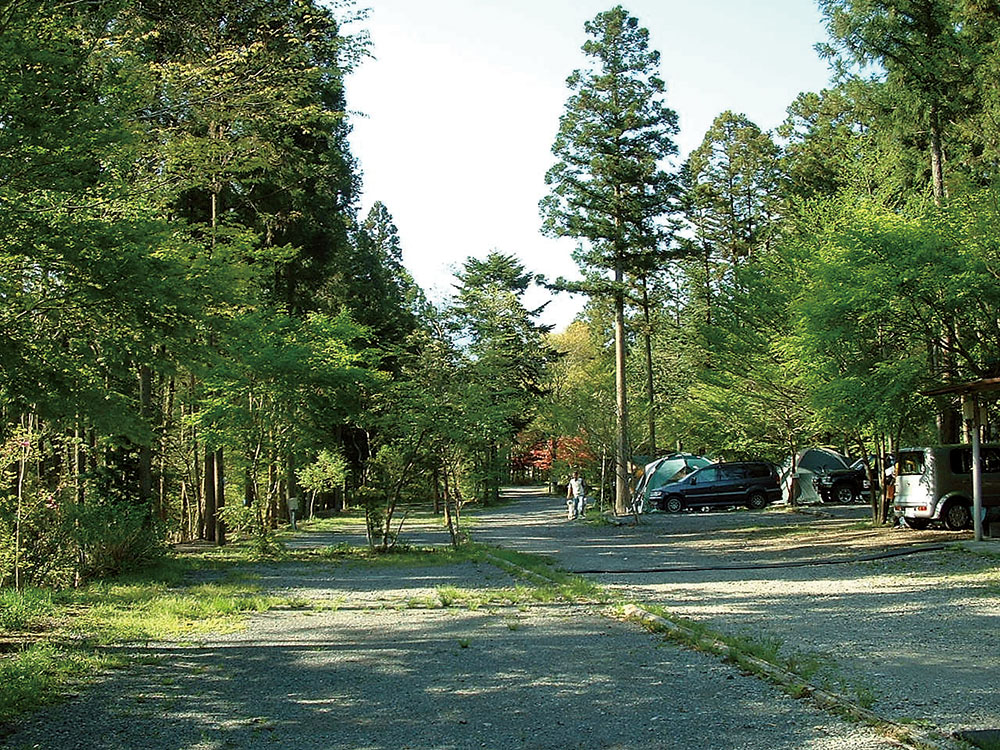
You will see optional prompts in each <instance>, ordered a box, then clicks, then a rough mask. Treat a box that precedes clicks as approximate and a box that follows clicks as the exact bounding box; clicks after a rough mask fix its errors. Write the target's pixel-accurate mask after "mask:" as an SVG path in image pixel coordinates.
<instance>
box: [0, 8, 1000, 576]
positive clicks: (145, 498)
mask: <svg viewBox="0 0 1000 750" xmlns="http://www.w3.org/2000/svg"><path fill="white" fill-rule="evenodd" d="M819 5H820V8H821V11H822V13H823V14H824V17H825V19H826V22H827V28H828V32H829V40H828V43H827V44H825V45H823V46H822V47H821V48H820V53H821V54H823V55H825V56H827V57H828V58H829V59H830V61H831V70H832V71H833V73H834V75H833V76H832V79H831V83H830V86H829V88H827V89H826V90H823V91H820V92H810V93H803V94H802V95H800V96H799V97H798V98H797V99H796V100H795V101H794V102H791V103H790V104H789V107H788V118H787V120H786V122H785V123H784V124H783V125H782V126H781V127H780V128H779V129H778V131H777V132H773V133H772V132H765V131H762V130H761V129H760V128H759V127H758V126H756V125H755V124H754V123H753V122H751V121H750V120H748V119H747V118H746V117H745V116H743V115H741V114H738V113H733V112H724V113H721V114H720V115H719V116H718V117H717V119H716V120H715V122H714V124H713V126H712V127H711V129H710V130H709V131H708V132H707V133H706V134H705V136H704V140H703V141H702V143H701V145H700V146H699V147H698V148H697V149H695V150H694V151H693V152H692V153H691V154H689V155H686V158H685V159H684V160H683V162H682V163H681V162H679V161H678V156H677V153H676V152H677V149H676V146H675V145H674V142H673V137H674V136H675V135H676V133H677V130H678V127H679V126H681V125H682V124H683V123H679V122H678V117H677V114H676V113H675V112H673V111H672V110H671V109H670V107H669V96H668V92H667V91H666V90H665V86H664V83H663V80H662V78H661V77H660V76H661V75H663V74H665V73H668V71H659V70H658V63H659V55H658V54H657V53H656V51H655V50H653V49H650V48H649V33H648V32H647V31H646V30H645V29H644V28H643V27H642V26H641V24H640V22H639V20H638V19H635V18H633V17H632V16H630V15H629V14H628V12H627V11H625V10H624V9H622V8H620V7H619V8H614V9H612V10H610V11H608V12H606V13H602V14H600V15H599V16H597V17H596V18H595V19H594V20H593V21H592V22H589V23H588V24H587V25H586V28H585V30H584V31H585V34H586V44H585V45H584V48H583V53H584V66H583V67H581V68H580V70H578V71H576V72H574V73H573V74H572V75H571V76H570V78H569V80H568V89H569V94H568V98H567V102H566V109H565V114H564V116H563V118H562V120H561V122H560V123H559V124H558V125H559V133H558V135H557V137H556V141H555V143H554V144H553V157H554V166H553V168H552V169H551V170H550V172H549V174H548V176H547V178H546V179H547V182H548V184H549V186H550V188H551V194H550V195H549V197H547V198H546V199H545V200H544V201H543V203H542V205H541V207H540V211H541V217H540V225H541V226H542V231H544V232H546V233H548V234H550V235H553V236H570V237H574V238H577V239H578V240H579V243H580V245H579V250H578V252H577V256H576V259H577V261H578V264H579V266H580V270H581V271H582V277H583V279H584V280H583V281H581V282H567V281H565V280H562V279H558V280H549V281H548V282H546V283H547V284H548V285H549V286H550V287H551V288H552V289H553V290H558V289H570V290H572V291H576V292H582V293H585V294H587V295H588V297H589V300H590V301H589V303H588V305H587V307H586V309H585V311H584V312H583V313H582V314H581V315H580V317H579V318H578V320H577V321H575V322H574V323H573V324H572V325H571V326H570V327H569V328H568V329H567V330H566V331H564V332H560V333H552V332H551V331H549V330H548V329H547V328H546V327H544V326H542V325H541V324H540V323H539V313H540V311H539V310H538V309H532V308H530V307H528V306H527V304H526V301H525V299H526V293H527V292H528V291H529V289H530V287H531V286H532V285H533V284H535V283H536V282H537V281H538V280H537V279H536V278H535V276H534V274H533V273H532V272H531V270H530V269H528V268H525V266H524V265H523V264H522V262H521V261H519V260H518V259H517V258H516V257H515V256H513V255H507V254H504V253H503V252H500V251H496V252H493V253H491V254H490V255H489V256H488V257H486V258H485V259H476V258H470V259H469V260H468V261H466V263H465V264H464V265H463V266H462V268H461V269H460V270H459V272H458V274H457V275H456V278H455V280H454V284H455V287H454V288H455V293H454V295H453V296H452V297H451V298H450V299H448V300H445V301H442V302H435V303H432V302H430V301H428V300H427V299H426V297H425V296H424V294H423V293H422V291H421V290H420V289H419V288H418V287H417V286H416V285H415V283H414V282H413V280H412V278H411V277H410V275H409V274H408V272H407V270H406V268H405V267H404V266H403V263H402V242H403V240H402V239H401V238H400V237H399V236H398V233H397V230H396V228H395V226H394V223H393V218H392V215H391V212H390V210H389V208H388V207H386V206H384V205H383V204H381V203H378V202H376V203H374V205H373V207H372V209H371V210H370V211H369V212H368V213H367V215H364V216H361V215H360V213H359V211H360V209H359V205H360V202H361V200H360V198H361V190H362V185H361V168H360V165H358V164H357V163H356V160H355V159H354V158H353V156H352V154H351V152H350V148H349V140H348V138H349V134H350V127H351V123H350V118H349V117H348V114H347V113H348V96H349V93H350V92H349V88H348V87H347V86H346V84H347V81H348V75H349V73H350V71H351V70H352V68H354V67H355V66H356V65H358V64H362V63H363V60H364V57H365V55H366V54H368V52H369V49H368V46H369V45H368V44H367V41H366V39H365V38H364V37H359V36H350V35H347V34H345V33H344V32H343V28H344V26H345V22H346V21H348V20H349V19H350V18H352V16H350V15H349V14H352V13H354V12H355V11H354V10H353V9H352V8H351V7H350V6H336V7H334V8H331V7H329V6H328V5H325V4H323V3H320V2H317V1H316V0H294V1H293V0H241V1H239V2H236V1H234V0H198V1H197V2H194V1H192V0H172V1H171V2H162V1H161V0H113V1H112V2H67V0H8V2H6V3H4V4H3V5H2V6H0V207H2V208H0V298H2V305H0V471H2V474H0V585H17V586H23V585H28V584H30V585H55V586H67V585H73V584H74V583H78V582H80V581H82V580H85V579H87V578H91V577H94V576H99V575H102V574H104V573H107V572H112V571H116V570H119V569H122V568H123V567H127V566H128V565H131V564H134V563H135V562H138V561H141V560H144V559H147V558H149V557H150V556H153V555H155V554H157V553H158V552H159V551H160V550H161V549H162V548H163V546H164V544H166V543H169V542H174V541H181V540H190V539H205V540H209V541H212V542H216V543H218V544H223V543H224V542H225V540H226V535H227V533H230V532H231V531H236V532H239V533H240V534H244V535H249V536H251V537H256V538H258V539H260V540H261V542H262V543H266V540H267V538H268V533H269V530H270V529H272V528H274V527H275V526H276V525H277V524H278V523H280V522H281V521H283V520H284V518H285V513H286V508H287V502H288V500H289V498H299V500H300V503H301V507H302V508H303V512H304V513H307V514H312V513H316V512H321V511H333V510H341V509H344V508H352V507H358V508H363V509H364V512H365V515H366V519H367V522H368V524H367V525H368V532H369V538H370V542H371V544H372V546H373V547H377V548H383V549H384V548H388V547H390V546H391V545H392V544H393V538H394V532H395V530H396V529H397V528H398V523H399V516H400V514H401V508H404V507H405V506H406V505H407V504H409V503H413V502H421V503H426V504H428V505H431V504H433V505H434V507H435V508H436V509H438V510H439V512H441V513H442V515H443V517H444V518H445V519H446V522H447V523H448V524H449V528H450V529H451V530H452V532H453V535H454V538H455V539H456V540H458V539H459V538H460V536H461V534H460V532H459V527H458V523H459V521H458V519H459V517H460V510H461V507H462V505H463V504H464V503H466V502H469V501H478V502H491V501H495V500H496V499H497V498H498V496H499V488H500V486H501V485H502V484H503V483H505V482H508V481H511V480H512V479H525V478H532V479H546V480H547V479H553V480H557V479H559V478H561V477H563V476H564V475H565V473H566V472H567V471H568V470H569V468H570V467H582V468H584V469H586V470H587V471H588V473H589V475H590V476H592V477H596V476H598V475H600V474H601V473H602V470H603V467H604V463H603V461H604V457H605V456H608V457H614V456H617V457H618V461H617V465H618V469H617V471H618V476H619V481H618V486H619V488H620V489H619V492H618V495H617V497H616V505H617V507H618V509H619V510H622V509H623V503H624V501H625V494H624V493H625V489H624V488H625V484H626V483H625V479H626V476H625V474H626V472H627V470H628V467H627V459H628V457H630V456H631V455H632V454H646V455H649V454H653V453H657V452H662V451H664V450H672V449H681V448H683V449H689V450H697V451H699V452H704V453H706V454H710V455H716V456H722V455H724V456H725V457H726V458H731V457H739V456H746V457H759V458H768V459H774V460H780V459H781V458H782V457H784V456H786V455H789V454H790V453H793V452H794V451H795V450H796V449H797V448H798V447H801V446H805V445H811V444H817V443H819V444H827V445H834V446H838V447H840V448H842V449H844V450H845V451H848V452H851V453H855V454H858V455H868V454H870V453H875V454H879V453H881V454H884V453H886V452H887V451H889V450H891V449H892V447H893V446H897V445H899V444H900V443H901V442H910V441H924V440H938V439H942V440H957V439H959V434H958V433H959V420H958V419H957V417H956V409H955V404H954V403H951V402H950V401H948V400H936V401H935V400H933V399H930V398H927V397H925V396H921V395H920V393H921V391H923V390H927V389H928V388H930V387H933V386H936V385H940V384H942V383H946V382H957V381H961V380H966V379H970V378H978V377H985V376H993V375H998V374H1000V372H998V364H1000V314H998V310H1000V304H998V303H1000V246H998V243H997V240H996V236H997V232H996V228H997V227H998V226H1000V203H998V198H1000V189H998V186H997V179H998V177H1000V167H998V162H1000V95H998V88H997V80H998V72H1000V8H997V7H996V6H995V5H994V4H991V3H984V2H978V1H977V0H915V1H912V2H910V1H903V0H884V1H880V0H821V1H820V3H819ZM587 66H589V67H587ZM553 125H554V126H555V125H556V124H555V123H554V124H553ZM630 417H631V418H630Z"/></svg>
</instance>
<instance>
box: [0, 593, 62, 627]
mask: <svg viewBox="0 0 1000 750" xmlns="http://www.w3.org/2000/svg"><path fill="white" fill-rule="evenodd" d="M55 611H56V610H55V605H54V604H53V602H52V592H51V591H46V590H44V589H32V588H29V589H25V590H23V591H15V590H14V589H2V590H0V633H3V632H5V631H6V632H12V631H32V630H38V629H40V628H42V627H44V626H45V625H46V623H47V622H48V621H49V620H50V619H51V618H52V616H53V615H54V614H55Z"/></svg>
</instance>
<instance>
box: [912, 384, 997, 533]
mask: <svg viewBox="0 0 1000 750" xmlns="http://www.w3.org/2000/svg"><path fill="white" fill-rule="evenodd" d="M996 391H1000V378H981V379H980V380H973V381H970V382H968V383H955V384H954V385H945V386H941V387H940V388H934V389H932V390H929V391H921V393H922V394H923V395H924V396H947V395H957V396H961V398H962V418H963V419H964V420H965V422H966V424H967V425H968V426H969V432H970V433H971V434H972V524H973V529H974V531H975V538H976V541H977V542H981V541H982V540H983V462H982V452H981V449H980V442H981V441H980V432H981V427H982V426H983V423H984V422H985V421H986V420H985V418H984V416H983V414H984V411H985V410H984V408H983V407H982V405H981V404H980V398H979V397H980V396H981V395H982V394H984V393H994V392H996Z"/></svg>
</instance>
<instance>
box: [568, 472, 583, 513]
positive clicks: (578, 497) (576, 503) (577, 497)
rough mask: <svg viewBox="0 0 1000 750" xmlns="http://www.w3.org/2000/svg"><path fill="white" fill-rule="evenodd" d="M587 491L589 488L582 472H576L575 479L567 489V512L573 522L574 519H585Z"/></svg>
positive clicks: (570, 481)
mask: <svg viewBox="0 0 1000 750" xmlns="http://www.w3.org/2000/svg"><path fill="white" fill-rule="evenodd" d="M586 491H587V487H586V485H585V484H584V482H583V478H582V477H581V476H580V472H578V471H574V472H573V478H572V479H570V480H569V487H567V488H566V510H567V516H568V517H569V519H570V520H571V521H572V520H573V519H574V518H583V516H584V514H585V513H586V512H587V493H586Z"/></svg>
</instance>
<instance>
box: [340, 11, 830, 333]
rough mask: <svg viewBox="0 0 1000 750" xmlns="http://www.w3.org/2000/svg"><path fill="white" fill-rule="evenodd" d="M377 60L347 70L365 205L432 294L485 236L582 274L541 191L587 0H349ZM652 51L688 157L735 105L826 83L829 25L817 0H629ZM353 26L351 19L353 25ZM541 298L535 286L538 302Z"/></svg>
mask: <svg viewBox="0 0 1000 750" xmlns="http://www.w3.org/2000/svg"><path fill="white" fill-rule="evenodd" d="M358 4H359V6H361V7H363V6H365V5H368V7H370V8H371V13H370V16H369V18H368V20H367V21H365V22H364V23H363V24H360V25H361V26H363V27H365V28H367V29H368V31H369V33H370V34H371V39H372V43H373V54H374V57H375V59H370V60H367V61H365V62H364V63H363V64H362V65H361V67H360V68H359V70H358V71H357V72H355V73H354V74H353V75H352V76H351V77H350V78H349V80H348V89H347V96H348V106H349V108H350V109H351V110H353V111H356V112H358V113H359V115H358V116H356V117H355V118H354V133H353V135H352V138H351V142H352V148H353V150H354V154H355V156H356V157H357V158H358V160H359V162H360V164H361V168H362V170H363V172H364V198H363V209H364V211H366V212H367V209H368V207H369V206H370V205H371V204H372V203H373V202H374V201H376V200H380V201H382V202H383V203H385V204H386V206H387V207H388V209H389V211H390V212H391V213H392V215H393V216H394V218H395V220H396V224H397V226H398V228H399V232H400V239H401V244H402V247H403V259H404V262H405V263H406V266H407V267H408V268H409V269H410V271H411V273H412V274H413V276H414V278H415V279H416V280H417V282H418V283H419V284H420V285H421V286H422V287H423V288H424V289H425V290H426V291H427V292H428V294H430V295H431V297H432V298H435V297H440V296H442V295H446V294H448V293H450V291H451V286H450V285H451V283H452V281H453V272H454V270H455V269H456V268H457V267H459V266H460V265H461V263H462V262H463V261H464V260H465V259H466V258H467V257H468V256H470V255H474V256H476V257H483V256H485V255H486V253H488V252H489V251H490V250H491V249H498V250H500V251H502V252H504V253H510V254H514V255H517V256H518V257H520V258H521V259H522V261H523V262H524V264H525V266H526V267H527V268H528V270H530V271H532V272H537V273H544V274H546V275H548V276H550V277H556V276H566V277H574V276H576V273H577V271H576V265H575V263H574V262H573V260H572V259H571V257H570V253H571V251H572V248H573V246H574V243H573V242H571V241H568V240H564V241H555V240H550V239H546V238H544V237H542V236H541V235H540V234H539V231H538V230H539V226H540V224H541V220H540V218H539V215H538V201H539V200H540V199H541V197H542V196H543V195H545V193H546V188H545V184H544V176H545V172H546V170H548V168H549V167H550V166H551V165H552V163H553V157H552V154H551V147H552V141H553V139H554V136H555V134H556V131H557V129H558V125H559V116H560V114H561V113H562V111H563V108H564V105H565V102H566V98H567V95H568V90H567V88H566V84H565V82H566V77H567V76H568V75H569V74H570V73H571V72H572V71H573V70H574V69H575V68H579V67H583V66H584V65H585V64H586V63H587V61H586V60H585V58H584V55H583V53H582V52H581V50H580V47H581V46H582V45H583V43H584V41H585V40H586V35H585V33H584V30H583V24H584V22H585V21H587V20H590V19H592V18H593V17H594V16H595V15H596V14H597V13H599V12H601V11H604V10H608V9H609V8H611V7H613V6H614V4H615V3H613V2H597V1H595V0H498V2H496V3H493V2H477V1H476V0H419V1H418V0H369V2H368V3H364V2H363V0H359V2H358ZM623 5H624V6H625V8H626V9H627V10H628V11H629V12H630V13H632V15H634V16H636V17H637V18H638V19H639V21H640V23H641V24H642V25H643V26H645V27H646V28H648V29H649V32H650V46H651V47H652V48H654V49H657V50H659V51H660V53H661V55H662V60H661V70H660V73H661V76H662V77H663V79H664V80H665V81H666V82H667V102H668V104H669V106H671V107H672V108H673V109H675V110H676V111H677V113H678V116H679V120H680V129H681V130H680V135H679V136H678V138H677V144H678V146H679V148H680V151H681V154H682V156H683V155H684V154H686V153H687V152H688V151H690V150H691V149H692V148H694V147H695V146H697V145H698V143H700V142H701V140H702V138H703V137H704V134H705V131H706V130H707V129H708V127H709V126H710V125H711V122H712V120H713V119H714V118H715V117H716V115H718V114H719V113H721V112H723V111H725V110H727V109H731V110H733V111H735V112H739V113H743V114H746V115H747V116H748V117H749V118H750V119H751V120H753V121H754V122H756V123H757V124H758V125H760V126H761V127H762V128H764V129H766V130H770V129H773V128H775V127H776V126H777V125H778V124H779V123H781V122H782V120H784V118H785V109H786V108H787V107H788V105H789V104H790V103H791V102H792V101H793V99H794V98H795V97H796V96H797V95H798V94H799V93H800V92H802V91H818V90H819V89H821V88H823V87H824V86H826V85H827V82H828V80H829V70H828V67H827V64H826V63H825V62H824V61H822V60H820V59H819V58H818V57H817V55H816V53H815V52H814V50H813V45H814V44H815V43H816V42H819V41H823V40H824V39H825V34H824V30H823V26H822V23H821V18H820V14H819V11H818V10H817V8H816V5H815V3H814V2H813V1H812V0H765V1H764V2H750V1H749V0H695V1H693V2H684V1H681V0H633V2H630V3H623ZM354 28H357V26H355V27H354ZM543 299H544V298H538V300H536V303H537V302H540V301H541V300H543ZM580 305H581V301H580V300H579V299H577V300H573V299H572V298H570V297H568V296H566V295H560V296H559V297H557V298H555V299H554V300H553V301H552V303H551V304H550V305H549V310H548V312H547V315H546V317H545V322H548V323H554V324H556V325H557V326H559V327H563V326H565V325H566V324H567V323H568V322H569V321H570V320H571V319H572V317H573V314H574V313H575V312H576V311H577V310H578V309H579V307H580Z"/></svg>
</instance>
